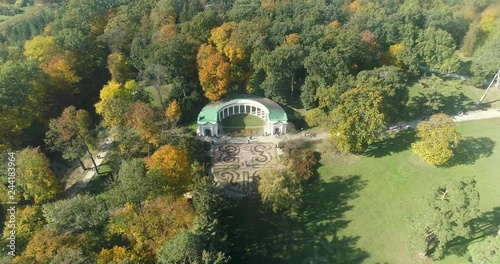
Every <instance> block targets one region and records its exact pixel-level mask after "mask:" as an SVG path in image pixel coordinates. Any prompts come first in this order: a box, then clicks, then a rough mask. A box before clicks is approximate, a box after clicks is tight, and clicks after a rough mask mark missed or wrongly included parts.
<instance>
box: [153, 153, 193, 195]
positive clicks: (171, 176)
mask: <svg viewBox="0 0 500 264" xmlns="http://www.w3.org/2000/svg"><path fill="white" fill-rule="evenodd" d="M146 165H147V168H148V170H149V171H151V170H158V171H159V172H160V173H161V174H162V175H164V176H165V177H167V178H168V181H169V183H170V185H171V186H173V187H174V186H175V187H179V188H181V189H182V187H184V186H185V185H187V184H188V183H189V182H190V181H191V165H190V164H189V160H188V155H187V153H186V152H185V151H184V150H180V149H177V148H174V147H172V146H169V145H163V146H161V147H160V148H159V149H158V150H156V151H155V152H154V153H153V155H151V157H150V158H149V159H147V160H146Z"/></svg>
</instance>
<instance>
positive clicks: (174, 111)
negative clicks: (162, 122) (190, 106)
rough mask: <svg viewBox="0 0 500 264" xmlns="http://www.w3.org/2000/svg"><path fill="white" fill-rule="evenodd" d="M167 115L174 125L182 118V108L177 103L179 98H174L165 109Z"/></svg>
mask: <svg viewBox="0 0 500 264" xmlns="http://www.w3.org/2000/svg"><path fill="white" fill-rule="evenodd" d="M165 116H166V117H167V119H168V121H169V122H171V123H172V126H173V127H175V125H176V124H177V122H178V121H179V119H180V118H181V108H180V107H179V104H178V103H177V100H175V99H174V100H172V101H171V102H170V104H169V105H168V107H167V110H166V111H165Z"/></svg>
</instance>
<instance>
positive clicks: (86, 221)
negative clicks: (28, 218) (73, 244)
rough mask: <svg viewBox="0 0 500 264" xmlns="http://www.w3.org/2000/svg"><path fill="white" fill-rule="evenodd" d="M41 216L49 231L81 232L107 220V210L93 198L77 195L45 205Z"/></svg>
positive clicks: (101, 202) (100, 201)
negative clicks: (71, 230)
mask: <svg viewBox="0 0 500 264" xmlns="http://www.w3.org/2000/svg"><path fill="white" fill-rule="evenodd" d="M43 215H44V217H45V219H46V220H47V228H49V229H52V230H56V231H65V230H66V231H67V230H68V229H75V230H77V231H83V230H86V229H88V228H97V227H99V226H101V225H103V224H104V221H105V220H106V218H107V208H106V204H105V202H104V201H103V200H101V199H99V198H97V197H95V196H89V195H77V196H75V197H73V198H70V199H65V200H59V201H57V202H54V203H50V204H45V205H44V206H43Z"/></svg>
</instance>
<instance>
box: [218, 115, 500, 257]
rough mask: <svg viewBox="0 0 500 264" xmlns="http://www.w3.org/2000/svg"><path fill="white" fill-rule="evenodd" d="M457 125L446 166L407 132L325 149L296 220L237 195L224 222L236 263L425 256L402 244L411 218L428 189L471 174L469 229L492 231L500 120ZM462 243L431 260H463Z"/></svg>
mask: <svg viewBox="0 0 500 264" xmlns="http://www.w3.org/2000/svg"><path fill="white" fill-rule="evenodd" d="M457 126H458V130H459V132H460V133H462V136H463V142H462V144H461V145H460V146H459V147H458V149H457V152H458V153H457V155H456V157H455V158H454V159H453V160H452V161H451V164H450V165H449V166H447V167H441V168H437V167H433V166H430V165H427V164H426V163H424V162H423V161H422V160H421V159H420V158H419V157H417V156H416V155H414V154H413V153H412V151H411V150H410V149H409V147H410V144H411V142H412V141H413V135H412V134H411V133H413V132H411V131H410V132H407V133H406V134H400V135H397V136H395V137H394V138H392V139H388V140H386V141H384V142H381V143H379V144H378V145H377V146H376V147H377V148H373V149H372V150H369V151H367V152H366V153H364V154H363V155H338V154H337V155H336V154H328V153H326V154H323V155H322V158H321V165H320V167H319V169H318V172H319V180H318V181H316V182H314V183H312V184H311V185H310V186H306V188H305V204H304V207H303V212H302V213H300V215H298V217H297V218H296V219H288V218H286V217H281V216H279V215H276V214H272V213H270V212H269V211H266V210H264V209H263V208H260V206H259V204H258V202H256V201H253V200H251V199H249V200H241V201H237V202H236V203H238V204H239V206H237V207H236V209H234V210H233V211H232V212H230V218H229V220H228V223H227V226H229V227H230V228H229V232H230V234H229V240H230V242H231V243H233V250H234V252H232V256H233V258H234V261H235V263H262V264H264V263H297V264H300V263H380V264H382V263H391V264H392V263H397V264H405V263H430V262H431V261H429V260H427V261H424V260H421V259H419V258H418V257H417V256H416V255H415V254H413V253H410V251H409V249H408V246H407V244H408V240H409V239H410V235H411V233H412V232H411V230H412V226H411V225H410V219H411V218H412V217H414V216H415V215H416V214H418V213H419V211H421V209H422V208H424V206H425V198H424V196H425V194H427V193H428V192H429V191H431V188H433V187H435V186H437V185H439V184H441V183H444V182H447V181H450V180H454V179H458V178H460V177H475V178H476V180H477V189H478V191H479V192H480V194H481V204H480V208H481V211H482V213H483V215H482V220H481V223H482V225H481V226H482V227H485V229H484V230H482V232H479V233H476V234H475V236H476V237H478V239H481V238H482V237H483V236H484V234H485V233H487V234H491V235H492V234H494V233H495V232H496V230H498V228H499V227H500V199H499V197H500V191H499V187H498V186H500V177H498V175H499V173H498V171H499V170H500V164H498V163H497V162H498V161H499V160H500V146H499V144H498V143H497V142H500V133H499V131H500V119H493V120H483V121H472V122H465V123H458V124H457ZM466 247H467V244H466V243H458V244H457V245H456V246H455V247H454V248H453V250H454V252H455V253H454V254H451V255H447V256H446V258H445V259H444V260H442V261H437V262H435V263H449V264H456V263H467V255H466V251H465V250H466ZM456 254H458V255H456ZM327 261H328V262H327Z"/></svg>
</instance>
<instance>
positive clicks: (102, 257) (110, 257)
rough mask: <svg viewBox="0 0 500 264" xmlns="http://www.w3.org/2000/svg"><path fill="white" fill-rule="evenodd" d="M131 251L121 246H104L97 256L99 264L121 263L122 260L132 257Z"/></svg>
mask: <svg viewBox="0 0 500 264" xmlns="http://www.w3.org/2000/svg"><path fill="white" fill-rule="evenodd" d="M130 258H131V256H130V253H129V252H127V249H126V248H124V247H120V246H114V247H112V248H110V249H105V248H103V249H102V250H101V252H100V253H99V256H98V257H97V264H107V263H110V262H113V263H119V262H120V261H122V260H127V259H130Z"/></svg>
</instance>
